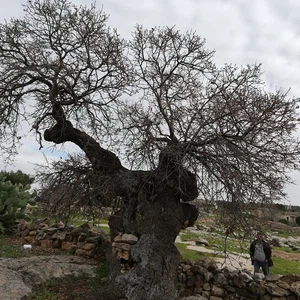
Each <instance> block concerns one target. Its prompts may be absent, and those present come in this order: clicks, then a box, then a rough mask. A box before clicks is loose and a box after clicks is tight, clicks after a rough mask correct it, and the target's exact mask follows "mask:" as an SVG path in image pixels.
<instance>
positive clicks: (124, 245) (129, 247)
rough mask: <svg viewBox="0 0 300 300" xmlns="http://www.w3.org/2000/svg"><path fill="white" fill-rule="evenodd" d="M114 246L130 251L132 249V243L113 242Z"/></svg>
mask: <svg viewBox="0 0 300 300" xmlns="http://www.w3.org/2000/svg"><path fill="white" fill-rule="evenodd" d="M113 247H115V248H117V249H121V250H125V251H129V250H130V249H131V245H130V244H127V243H113Z"/></svg>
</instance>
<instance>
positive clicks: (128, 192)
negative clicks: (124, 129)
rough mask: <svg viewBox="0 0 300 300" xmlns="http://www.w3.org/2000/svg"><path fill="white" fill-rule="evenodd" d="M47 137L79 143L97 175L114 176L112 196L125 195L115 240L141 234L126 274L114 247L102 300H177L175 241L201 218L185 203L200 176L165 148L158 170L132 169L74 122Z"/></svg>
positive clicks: (114, 222)
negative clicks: (127, 235) (76, 126)
mask: <svg viewBox="0 0 300 300" xmlns="http://www.w3.org/2000/svg"><path fill="white" fill-rule="evenodd" d="M44 138H45V139H46V140H48V141H52V142H55V143H62V142H65V141H71V142H73V143H75V144H76V145H78V146H79V147H80V148H81V149H82V150H83V151H84V152H85V153H86V155H87V157H88V158H89V160H90V161H91V163H92V166H93V168H94V171H95V173H96V174H99V176H106V177H107V176H108V177H110V181H109V182H110V184H111V185H112V189H113V190H114V193H112V194H111V197H119V198H121V199H122V207H121V209H120V210H119V211H118V212H117V213H116V214H114V215H112V216H111V218H110V220H109V226H110V231H111V239H112V241H113V240H114V238H115V237H116V236H117V235H118V234H119V233H120V232H121V233H128V234H134V235H135V236H137V237H138V241H137V243H136V244H135V245H133V246H132V247H131V249H130V255H129V258H128V261H127V263H128V264H130V266H131V269H130V270H129V271H128V272H126V273H122V272H121V269H122V266H121V265H122V263H124V261H123V260H122V259H119V258H118V257H117V254H116V253H113V251H112V249H110V251H109V253H108V260H109V265H110V275H109V279H108V282H107V286H106V287H105V288H103V290H102V291H100V292H99V294H98V296H99V299H106V300H110V299H111V300H115V299H128V300H170V299H172V300H173V299H178V291H177V288H176V282H177V278H176V276H177V267H178V265H179V263H180V254H179V252H178V250H177V248H176V247H175V244H174V242H175V239H176V237H177V235H178V233H179V232H180V229H181V228H184V227H187V226H191V225H193V223H194V222H195V221H196V219H197V216H198V211H197V209H196V208H195V207H194V206H192V205H190V204H188V203H186V202H187V201H191V200H193V199H195V198H196V197H197V195H198V190H197V183H196V177H195V176H194V175H193V174H192V173H190V172H189V171H187V170H185V169H184V168H183V167H182V165H181V164H180V163H178V161H180V159H179V158H178V157H177V156H176V152H174V151H173V150H172V149H171V150H170V149H166V151H164V152H163V153H162V154H161V156H160V159H159V164H158V167H157V168H156V169H155V170H152V171H131V170H127V169H126V168H124V167H123V166H122V165H121V162H120V160H119V159H118V157H117V156H116V155H115V154H114V153H112V152H110V151H108V150H105V149H103V148H102V147H101V146H100V145H99V143H97V142H96V141H95V140H94V139H93V138H92V137H90V136H89V135H87V134H86V133H84V132H81V131H80V130H78V129H76V128H73V126H72V124H71V123H70V122H69V121H66V120H64V122H63V123H62V124H60V123H59V122H57V124H56V125H55V126H53V127H52V128H51V129H48V130H46V131H45V134H44ZM111 200H113V199H111Z"/></svg>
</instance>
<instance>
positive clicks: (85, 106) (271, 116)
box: [0, 0, 300, 300]
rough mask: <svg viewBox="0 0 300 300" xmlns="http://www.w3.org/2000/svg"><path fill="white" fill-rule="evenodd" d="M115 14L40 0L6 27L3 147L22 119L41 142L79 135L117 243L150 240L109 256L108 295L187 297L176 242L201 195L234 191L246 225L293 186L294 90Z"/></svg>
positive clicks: (192, 42)
mask: <svg viewBox="0 0 300 300" xmlns="http://www.w3.org/2000/svg"><path fill="white" fill-rule="evenodd" d="M106 23H107V16H106V15H105V14H104V13H103V12H102V11H100V12H99V11H97V10H96V8H95V7H94V6H91V7H90V8H87V7H76V6H74V5H72V4H71V3H70V2H69V1H67V0H53V1H50V0H31V1H28V2H27V5H26V7H25V17H24V19H22V20H19V19H12V20H10V21H9V22H7V23H5V24H2V25H1V27H0V62H1V64H0V98H1V102H0V112H1V114H0V116H1V117H0V125H1V126H0V139H1V149H2V150H3V151H4V152H5V153H8V157H11V155H13V154H14V153H15V149H16V148H15V147H16V145H17V143H18V141H19V138H18V137H19V135H18V132H19V129H20V121H21V120H22V119H24V120H25V121H27V122H29V123H30V124H32V127H33V129H35V131H36V134H37V139H38V142H39V144H40V146H41V147H42V146H43V140H46V141H48V142H53V143H54V144H63V143H65V142H72V143H74V144H75V145H77V146H78V147H79V148H80V149H81V150H82V151H83V152H84V153H85V155H86V157H87V158H88V160H89V162H90V168H91V170H92V172H93V181H92V184H91V188H92V189H93V188H94V187H95V186H96V187H101V190H102V191H101V193H99V194H97V200H98V201H99V202H103V203H106V205H110V204H115V203H116V202H118V203H119V209H118V210H117V211H116V212H115V213H114V214H113V215H112V216H111V217H110V221H109V226H110V231H111V238H112V240H113V239H114V238H115V237H116V235H117V234H118V233H119V232H126V233H132V234H135V235H136V236H138V238H139V240H138V242H137V244H136V245H134V246H133V247H132V249H131V253H130V254H131V258H130V259H131V261H130V263H131V264H132V265H133V266H134V268H132V270H131V271H130V272H126V273H121V272H120V270H121V261H120V260H118V258H117V257H116V254H114V253H113V252H110V253H109V254H108V258H109V263H110V276H109V280H108V282H107V286H106V287H105V288H103V290H101V292H100V293H99V298H101V299H107V300H109V299H116V298H127V299H131V300H143V299H147V300H150V299H151V300H154V299H155V300H169V299H177V298H178V293H177V290H176V280H177V278H176V276H177V272H176V270H177V266H178V264H179V263H180V254H179V252H178V250H177V249H176V247H175V245H174V242H175V239H176V236H177V235H178V233H179V232H180V230H181V229H182V228H184V227H186V226H192V225H193V224H194V222H195V220H196V219H197V216H198V212H197V209H196V208H195V207H194V206H193V205H192V204H191V201H192V200H194V199H196V198H197V197H198V195H199V196H200V198H201V199H205V200H207V199H208V200H211V201H213V200H220V201H225V202H231V203H232V205H230V206H229V205H226V206H224V209H223V212H224V215H226V216H231V222H232V223H233V225H234V226H238V225H239V224H243V222H244V217H243V215H242V214H241V213H240V212H241V211H243V210H247V209H248V208H249V207H251V205H253V204H255V203H266V204H269V203H272V201H273V200H277V198H278V197H282V196H284V194H283V192H282V189H283V186H284V184H285V183H286V182H287V181H289V177H288V176H287V175H286V174H287V173H286V172H287V171H290V170H299V169H300V168H299V161H300V159H299V158H300V155H299V154H300V152H299V141H298V140H297V139H296V137H295V135H294V132H295V130H296V129H297V125H298V123H299V122H298V115H297V111H296V108H297V105H298V104H297V100H296V99H289V98H288V97H287V95H286V94H285V93H283V92H282V91H280V90H279V91H277V92H274V93H268V92H266V91H265V90H264V85H263V83H262V81H261V79H260V77H261V72H260V66H258V65H254V66H245V67H242V68H241V69H239V68H237V67H235V66H232V65H225V66H224V67H222V68H217V67H216V66H215V65H214V63H213V62H212V60H213V54H214V53H213V51H209V50H207V49H206V48H205V41H204V40H203V39H201V38H200V37H199V36H198V35H197V34H196V33H194V32H192V31H190V32H186V33H184V34H182V33H180V32H178V31H177V30H175V29H174V28H152V29H150V30H147V29H144V28H142V27H141V26H137V27H136V29H135V32H134V33H133V37H132V40H131V41H129V42H125V41H123V40H121V39H120V37H119V36H118V34H117V33H116V31H115V30H112V29H110V28H109V27H107V25H106ZM133 93H134V95H133ZM42 133H43V135H42ZM98 141H99V142H98ZM9 155H10V156H9ZM66 170H67V168H66ZM72 176H73V175H72ZM70 180H73V182H76V181H77V180H78V178H76V177H70ZM229 208H230V209H229ZM145 291H146V292H145Z"/></svg>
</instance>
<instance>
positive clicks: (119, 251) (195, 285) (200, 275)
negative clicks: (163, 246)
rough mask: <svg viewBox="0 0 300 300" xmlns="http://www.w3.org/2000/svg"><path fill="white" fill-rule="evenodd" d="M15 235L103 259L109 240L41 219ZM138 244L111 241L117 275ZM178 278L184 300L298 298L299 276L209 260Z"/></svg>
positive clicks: (181, 270) (188, 266) (126, 238)
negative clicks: (265, 272) (236, 267)
mask: <svg viewBox="0 0 300 300" xmlns="http://www.w3.org/2000/svg"><path fill="white" fill-rule="evenodd" d="M16 233H17V235H18V236H20V237H21V238H22V239H23V240H24V243H29V244H32V245H38V246H41V247H44V248H61V249H63V250H71V252H72V253H74V254H76V255H79V256H84V257H89V258H99V257H100V256H103V255H104V253H105V250H106V249H107V247H109V246H110V238H109V237H108V236H107V235H106V234H105V233H103V232H100V231H99V230H98V231H95V230H92V228H90V226H89V225H88V224H83V225H81V226H79V227H74V226H65V225H64V224H63V223H62V222H58V223H56V224H53V225H50V224H49V223H47V222H44V221H40V220H36V221H34V222H32V223H27V222H25V221H21V222H20V223H19V225H18V227H17V230H16ZM137 242H138V237H137V236H134V235H132V234H130V233H125V232H123V233H121V232H120V233H119V235H117V236H116V237H115V238H114V240H113V241H112V243H111V246H112V251H113V253H114V255H116V256H117V257H118V259H119V260H120V272H122V273H124V272H130V271H131V270H132V269H133V268H134V267H135V266H134V264H133V263H132V260H131V255H130V252H131V248H132V247H133V246H134V245H135V244H136V243H137ZM177 278H178V291H179V296H180V298H181V299H186V300H188V299H189V300H196V299H199V300H205V299H209V300H223V299H226V300H233V299H241V300H243V299H258V300H298V299H300V276H295V275H288V276H282V275H268V276H264V275H262V274H255V275H254V274H251V273H250V272H248V271H246V270H236V271H233V270H230V269H228V268H222V269H220V268H219V267H218V266H217V264H216V263H215V262H214V261H213V260H210V259H205V260H200V261H198V262H196V263H194V262H185V261H183V262H182V263H181V264H180V266H179V267H178V274H177Z"/></svg>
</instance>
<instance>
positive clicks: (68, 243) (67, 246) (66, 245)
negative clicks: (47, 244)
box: [61, 242, 73, 250]
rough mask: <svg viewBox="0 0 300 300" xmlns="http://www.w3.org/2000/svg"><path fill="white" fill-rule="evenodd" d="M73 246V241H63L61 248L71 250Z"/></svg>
mask: <svg viewBox="0 0 300 300" xmlns="http://www.w3.org/2000/svg"><path fill="white" fill-rule="evenodd" d="M72 246H73V243H71V242H62V243H61V249H63V250H70V249H71V248H72Z"/></svg>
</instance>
